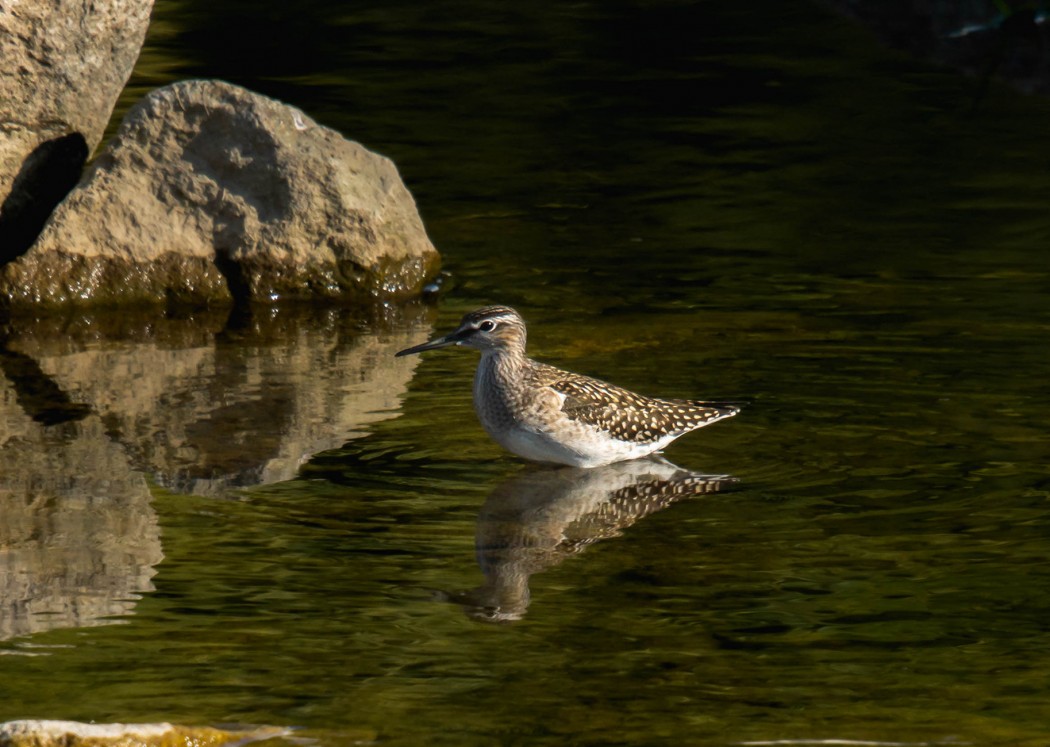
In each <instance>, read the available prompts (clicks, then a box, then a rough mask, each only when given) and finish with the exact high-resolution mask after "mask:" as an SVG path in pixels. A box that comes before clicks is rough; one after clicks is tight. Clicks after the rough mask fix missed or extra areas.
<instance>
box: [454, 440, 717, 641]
mask: <svg viewBox="0 0 1050 747" xmlns="http://www.w3.org/2000/svg"><path fill="white" fill-rule="evenodd" d="M734 481H735V480H734V478H732V477H729V476H727V475H702V474H698V473H695V472H689V471H687V470H684V469H682V468H680V467H677V466H675V465H673V464H671V463H670V462H668V461H666V460H664V459H661V458H649V459H636V460H632V461H629V462H620V463H618V464H612V465H608V466H606V467H601V468H598V469H578V468H571V467H564V468H560V469H542V468H530V469H526V470H525V471H523V472H521V473H519V474H517V475H515V476H514V477H513V478H511V479H510V480H507V481H506V482H504V483H502V484H501V485H499V486H498V487H497V488H496V489H495V490H493V491H492V493H491V494H490V495H489V497H488V499H487V500H486V501H485V505H484V506H482V508H481V513H480V514H479V516H478V528H477V537H476V547H477V557H478V564H479V565H480V566H481V571H482V573H484V574H485V583H484V584H482V585H481V586H479V587H478V588H476V589H473V590H471V591H467V592H462V593H458V594H453V595H449V599H450V600H451V601H454V602H457V603H459V604H461V605H463V607H464V608H465V609H466V611H467V614H469V615H470V616H471V617H474V618H475V619H479V620H489V621H509V620H518V619H520V618H522V617H523V616H524V615H525V610H526V609H527V608H528V606H529V576H531V575H532V574H533V573H538V572H540V571H543V570H545V569H547V568H550V567H551V566H554V565H557V564H558V563H560V562H562V561H563V560H564V559H565V558H567V557H569V556H570V555H574V554H576V553H578V552H580V551H582V550H583V549H584V548H586V547H587V546H588V545H590V544H592V543H594V542H597V541H599V540H603V539H608V538H610V537H615V536H617V535H618V534H619V533H620V531H621V530H622V529H625V528H626V527H629V526H631V525H632V524H634V523H635V522H636V521H638V520H639V519H642V518H644V517H646V516H648V515H649V514H652V513H655V512H657V511H659V510H661V509H663V508H666V507H667V506H670V505H671V504H672V503H674V502H676V501H679V500H682V499H684V498H688V497H690V496H694V495H702V494H705V493H714V492H717V491H719V490H722V489H724V488H725V487H726V486H727V485H729V484H731V483H733V482H734Z"/></svg>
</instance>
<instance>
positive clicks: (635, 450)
mask: <svg viewBox="0 0 1050 747" xmlns="http://www.w3.org/2000/svg"><path fill="white" fill-rule="evenodd" d="M492 436H493V438H494V439H495V440H496V442H497V443H499V445H500V446H502V447H503V448H505V449H506V450H507V451H510V452H512V453H514V454H517V455H518V456H520V457H523V458H525V459H529V460H531V461H534V462H551V463H554V464H567V465H570V466H572V467H600V466H602V465H604V464H611V463H612V462H620V461H623V460H625V459H637V458H639V457H643V456H646V455H647V454H651V453H653V452H654V451H658V450H659V449H661V448H663V446H665V445H666V444H667V443H669V442H670V441H672V440H673V439H672V438H668V439H666V440H660V441H657V442H654V443H648V444H638V443H632V442H630V441H620V440H618V439H614V438H609V437H608V436H607V435H604V434H602V433H601V432H600V431H598V430H597V429H594V428H590V427H581V428H580V429H579V431H578V432H577V433H575V434H573V437H572V438H571V439H568V443H571V446H570V445H568V444H567V443H566V442H563V441H562V440H560V439H558V438H557V437H555V436H554V435H553V434H550V433H542V432H536V431H533V430H529V429H527V428H523V427H520V426H518V427H514V428H509V429H507V430H505V431H503V432H502V433H498V434H496V433H492Z"/></svg>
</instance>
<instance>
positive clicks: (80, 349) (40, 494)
mask: <svg viewBox="0 0 1050 747" xmlns="http://www.w3.org/2000/svg"><path fill="white" fill-rule="evenodd" d="M389 313H390V315H391V316H389V317H384V316H382V314H381V313H373V314H372V315H371V316H370V317H369V318H366V319H362V318H361V317H354V316H352V315H351V314H349V313H348V312H347V311H346V310H345V309H329V310H324V311H313V312H299V313H292V312H290V311H284V312H277V311H271V310H266V311H264V312H262V316H259V315H255V316H252V317H232V318H229V319H228V318H227V316H228V315H227V314H201V315H191V316H188V317H183V318H170V317H169V318H156V317H153V316H150V317H135V316H132V315H129V314H126V313H125V314H119V315H106V314H87V313H85V314H83V315H73V316H71V317H68V316H67V317H62V318H58V317H54V318H48V319H38V320H17V323H16V322H15V321H12V322H11V324H10V328H9V329H8V331H7V333H6V335H5V336H4V337H3V339H0V599H2V600H3V601H2V604H0V639H7V638H12V637H15V636H20V635H25V634H30V633H38V632H41V631H44V630H49V629H53V628H60V627H82V626H86V625H93V624H104V623H107V622H111V621H112V618H113V617H114V616H121V615H127V614H130V613H131V611H132V610H133V607H134V604H135V601H136V599H137V595H138V594H140V593H141V592H143V591H149V590H151V588H152V586H151V581H150V579H151V578H152V576H153V574H154V572H155V571H154V568H153V566H155V565H157V564H158V563H159V562H160V561H161V560H162V558H163V553H162V550H161V543H160V533H159V529H158V522H157V516H156V513H155V512H154V509H153V507H152V505H151V504H150V490H149V487H148V484H147V479H151V480H153V481H155V482H156V483H159V484H161V485H164V486H166V487H168V488H170V489H172V490H174V491H176V492H193V493H197V494H202V495H220V494H223V493H224V492H226V491H228V490H230V489H231V488H236V487H241V486H250V485H258V484H262V483H267V482H274V481H280V480H285V479H288V478H291V477H293V476H294V475H295V474H296V471H297V469H298V467H299V464H300V462H301V461H302V459H303V458H305V457H309V456H312V455H313V454H315V453H316V452H318V451H322V450H325V449H331V448H335V447H339V446H341V445H343V444H344V443H345V442H346V441H347V440H348V439H350V438H353V437H354V436H355V435H359V434H361V433H363V432H364V428H365V426H366V425H367V424H369V423H372V422H376V421H378V420H382V419H384V418H388V417H392V416H393V415H395V414H396V410H397V407H398V405H399V404H400V398H401V397H402V396H403V395H404V392H405V390H406V387H407V384H408V381H409V379H410V378H411V374H412V370H413V367H414V366H415V365H416V361H412V360H410V359H396V358H394V356H393V353H394V352H395V351H397V350H400V349H401V348H403V347H405V346H406V345H408V344H410V343H411V342H414V341H415V340H416V337H418V331H414V330H413V329H412V325H411V324H410V322H411V321H414V320H415V318H416V317H421V316H423V315H425V314H426V313H427V312H426V310H425V309H424V308H422V307H418V308H415V307H410V308H409V309H407V310H406V309H400V310H397V311H390V312H389ZM406 317H408V318H406Z"/></svg>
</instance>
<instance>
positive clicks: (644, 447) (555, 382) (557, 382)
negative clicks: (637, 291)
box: [398, 306, 740, 467]
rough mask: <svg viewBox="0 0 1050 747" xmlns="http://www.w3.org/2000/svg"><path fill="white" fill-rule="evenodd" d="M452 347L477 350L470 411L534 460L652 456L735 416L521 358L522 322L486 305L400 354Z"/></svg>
mask: <svg viewBox="0 0 1050 747" xmlns="http://www.w3.org/2000/svg"><path fill="white" fill-rule="evenodd" d="M449 345H466V346H467V347H472V348H477V349H478V350H480V351H481V361H480V362H479V363H478V370H477V373H476V374H475V376H474V409H475V410H476V411H477V414H478V419H479V420H480V421H481V424H482V425H483V426H485V430H486V431H488V433H489V435H490V436H492V438H493V439H495V440H496V442H497V443H499V444H500V445H501V446H502V447H503V448H505V449H507V450H508V451H512V452H514V453H515V454H517V455H518V456H521V457H525V458H526V459H531V460H533V461H536V462H553V463H554V464H567V465H569V466H572V467H598V466H601V465H603V464H611V463H612V462H619V461H622V460H625V459H637V458H638V457H643V456H646V455H647V454H652V453H653V452H656V451H659V450H660V449H662V448H664V447H665V446H667V445H668V444H669V443H671V442H672V441H674V440H675V439H676V438H678V437H679V436H681V435H683V434H685V433H688V432H689V431H694V430H696V429H697V428H702V427H703V426H705V425H710V424H711V423H714V422H716V421H718V420H722V419H723V418H729V417H732V416H733V415H736V414H737V413H738V412H740V407H739V406H738V405H736V404H732V403H728V402H701V401H699V400H684V399H655V398H653V397H644V396H642V395H640V394H635V393H634V392H631V391H628V390H626V389H621V388H620V387H618V386H613V385H612V384H607V383H605V382H604V381H599V380H598V379H592V378H590V377H588V376H581V375H579V374H574V373H571V372H569V371H562V370H561V369H558V368H554V367H553V366H548V365H547V364H545V363H538V362H537V361H534V360H532V359H531V358H529V357H527V356H526V355H525V322H524V320H522V318H521V316H520V315H519V314H518V312H516V311H515V310H514V309H511V308H507V307H506V306H486V307H485V308H483V309H478V310H477V311H473V312H471V313H469V314H467V315H466V316H464V317H463V321H462V322H460V325H459V328H458V329H456V331H455V332H452V333H450V334H447V335H445V336H444V337H438V338H436V339H434V340H431V341H430V342H425V343H423V344H422V345H416V346H415V347H411V348H408V349H406V350H402V351H400V352H399V353H398V355H409V354H411V353H421V352H423V351H424V350H433V349H435V348H443V347H447V346H449Z"/></svg>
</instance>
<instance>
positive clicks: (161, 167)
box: [0, 81, 440, 307]
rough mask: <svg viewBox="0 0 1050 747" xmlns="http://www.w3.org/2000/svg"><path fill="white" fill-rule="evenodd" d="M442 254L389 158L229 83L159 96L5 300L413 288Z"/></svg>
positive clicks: (20, 270)
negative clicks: (433, 241) (439, 252)
mask: <svg viewBox="0 0 1050 747" xmlns="http://www.w3.org/2000/svg"><path fill="white" fill-rule="evenodd" d="M439 266H440V258H439V256H438V253H437V250H436V249H435V248H434V247H433V245H432V244H431V243H430V240H429V239H428V238H427V235H426V231H425V230H424V228H423V223H422V220H421V219H420V217H419V213H418V212H417V210H416V206H415V202H414V200H413V199H412V196H411V194H410V193H409V192H408V189H407V188H406V187H405V185H404V183H403V182H402V181H401V178H400V176H399V174H398V172H397V169H396V167H395V166H394V164H393V163H392V162H391V161H390V160H389V159H387V158H384V157H383V156H380V155H377V154H375V153H372V152H371V151H368V150H367V149H365V148H364V147H363V146H361V145H360V144H358V143H355V142H352V141H350V140H347V139H346V138H344V137H342V135H340V134H339V133H337V132H335V131H334V130H331V129H328V128H326V127H322V126H320V125H318V124H317V123H315V122H313V121H312V120H311V119H310V118H309V117H307V116H306V115H305V114H303V113H302V112H301V111H299V110H298V109H295V108H293V107H290V106H287V105H285V104H282V103H280V102H278V101H274V100H273V99H269V98H266V97H264V96H260V95H258V94H255V93H252V92H250V91H247V90H245V89H243V88H238V87H236V86H233V85H230V84H228V83H223V82H220V81H186V82H183V83H177V84H175V85H172V86H168V87H166V88H162V89H158V90H156V91H153V92H152V93H150V94H149V95H148V96H147V97H146V98H145V99H143V100H142V101H141V102H139V103H138V104H137V105H136V106H135V107H133V108H132V110H131V111H129V113H128V115H127V117H126V118H125V120H124V122H123V123H122V124H121V127H120V130H119V132H118V133H117V135H116V137H115V138H114V139H113V141H112V142H111V143H110V144H109V145H108V146H107V147H106V149H105V150H104V151H103V153H102V154H101V155H100V156H99V157H98V158H97V159H96V160H95V162H94V163H93V164H92V165H91V167H89V169H88V171H87V173H86V174H85V176H84V178H83V179H82V180H81V183H80V184H79V185H78V186H77V187H76V188H75V189H74V190H73V191H72V192H71V193H70V195H69V197H67V199H66V200H65V201H64V202H63V203H62V204H61V205H59V207H58V208H57V209H56V210H55V213H54V214H53V216H52V217H51V219H50V221H49V222H48V224H47V226H45V228H44V231H43V233H42V234H41V236H40V238H39V240H38V241H37V242H36V244H35V245H34V246H33V247H32V248H31V249H30V250H29V251H28V252H27V253H26V254H24V255H23V256H21V257H19V258H18V259H17V260H15V261H14V262H11V263H9V264H8V265H6V266H5V267H4V268H3V269H2V271H0V299H3V300H5V301H6V303H7V304H8V305H9V306H12V307H19V306H25V305H41V304H42V305H61V304H67V303H84V304H103V305H119V304H123V303H138V302H156V301H171V300H174V301H185V302H190V303H193V302H198V303H213V302H222V301H229V300H231V299H233V298H238V299H241V300H250V301H263V302H269V301H276V300H285V299H317V298H323V299H329V300H340V301H352V302H357V301H362V300H371V299H388V298H404V297H409V296H413V295H416V294H418V293H419V292H420V291H421V290H422V288H423V286H424V285H425V284H426V283H427V282H428V281H429V280H430V279H431V278H432V277H433V276H434V275H435V274H436V273H437V271H438V269H439Z"/></svg>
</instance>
